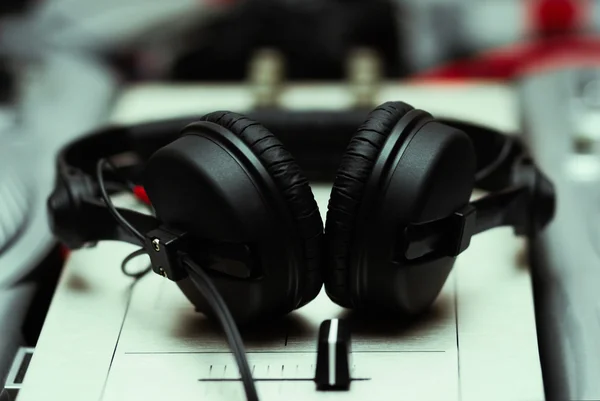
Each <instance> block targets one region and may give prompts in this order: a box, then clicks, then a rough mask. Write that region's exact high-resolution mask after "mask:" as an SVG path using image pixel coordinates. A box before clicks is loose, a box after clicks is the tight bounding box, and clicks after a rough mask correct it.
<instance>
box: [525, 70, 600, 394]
mask: <svg viewBox="0 0 600 401" xmlns="http://www.w3.org/2000/svg"><path fill="white" fill-rule="evenodd" d="M589 73H590V70H587V72H586V71H584V70H583V69H578V68H573V69H571V70H562V71H547V72H544V73H542V74H539V75H535V76H527V77H524V78H523V80H522V81H521V82H520V99H521V110H522V120H523V122H524V125H525V128H526V130H525V138H526V140H527V142H528V143H529V145H530V149H531V152H532V153H533V156H534V158H535V160H536V161H537V163H538V165H539V166H540V167H541V168H542V169H543V170H544V171H545V172H546V174H548V176H549V177H550V178H551V180H552V181H553V182H554V185H555V187H556V191H557V210H556V217H555V219H554V221H553V222H552V223H551V224H550V226H549V227H548V228H547V229H546V230H545V232H544V233H543V234H542V235H541V236H540V237H539V238H538V240H537V241H535V242H534V243H533V244H532V247H531V253H532V256H533V260H534V263H533V266H532V272H533V276H532V277H533V283H534V295H535V304H536V319H537V329H538V337H539V343H540V358H541V362H542V368H543V374H544V383H545V387H546V395H547V398H548V399H549V400H566V399H569V400H598V399H600V380H598V378H599V377H600V357H599V356H600V341H598V338H600V295H599V294H600V293H599V292H598V288H599V286H600V241H599V237H598V235H597V233H598V227H600V213H599V211H600V151H599V150H600V147H598V146H597V143H596V144H595V145H592V146H586V147H583V148H582V147H581V146H580V145H579V144H581V143H582V142H591V143H594V142H595V141H597V140H598V139H597V135H595V133H594V131H590V130H586V129H585V128H584V126H589V124H587V123H586V121H589V119H590V118H593V117H594V115H596V116H599V115H600V109H598V108H594V107H582V101H583V100H584V98H585V96H583V95H582V94H581V91H580V89H578V88H581V87H582V85H581V83H582V82H581V80H582V78H583V80H584V81H585V80H588V81H589V79H590V76H589ZM586 75H587V78H586V77H585V76H586ZM585 86H586V85H583V87H585ZM588 89H589V88H588ZM598 94H600V93H598ZM582 128H583V129H582ZM597 132H599V128H598V126H596V133H597Z"/></svg>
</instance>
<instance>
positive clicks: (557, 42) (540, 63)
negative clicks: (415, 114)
mask: <svg viewBox="0 0 600 401" xmlns="http://www.w3.org/2000/svg"><path fill="white" fill-rule="evenodd" d="M567 65H591V66H598V65H600V36H563V37H549V38H546V39H540V40H535V41H531V42H525V43H522V44H518V45H514V46H508V47H504V48H500V49H496V50H491V51H489V52H486V53H483V54H481V55H478V56H476V57H474V58H471V59H466V60H459V61H456V62H453V63H449V64H446V65H443V66H441V67H437V68H434V69H432V70H429V71H427V72H425V73H422V74H419V75H417V76H415V77H414V78H413V81H417V82H418V81H427V82H429V81H432V80H443V81H445V80H457V79H512V78H516V77H518V76H520V75H523V74H528V73H531V72H533V71H542V70H548V69H551V68H559V67H562V66H567Z"/></svg>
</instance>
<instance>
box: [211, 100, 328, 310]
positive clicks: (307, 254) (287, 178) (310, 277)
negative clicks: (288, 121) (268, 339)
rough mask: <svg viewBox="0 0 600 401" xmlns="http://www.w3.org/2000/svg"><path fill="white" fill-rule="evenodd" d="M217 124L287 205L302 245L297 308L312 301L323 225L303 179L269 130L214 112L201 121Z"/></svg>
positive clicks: (240, 117) (319, 278)
mask: <svg viewBox="0 0 600 401" xmlns="http://www.w3.org/2000/svg"><path fill="white" fill-rule="evenodd" d="M201 120H202V121H208V122H212V123H215V124H218V125H220V126H222V127H224V128H226V129H228V130H229V131H231V132H233V133H234V134H235V135H237V136H238V137H239V138H240V139H242V140H243V141H244V142H245V143H246V144H247V145H248V146H249V147H250V148H251V149H252V151H253V152H254V154H255V155H256V156H257V157H258V158H259V160H260V161H261V162H262V163H263V164H264V166H265V167H266V168H267V170H268V172H269V173H270V175H271V176H272V178H273V181H274V182H275V184H276V186H277V188H278V189H279V190H280V191H281V194H282V195H283V197H284V198H285V200H286V201H287V205H288V206H289V210H290V212H291V214H292V217H293V219H294V221H295V225H296V227H295V229H296V231H297V233H298V236H299V237H300V239H301V241H302V249H303V259H304V260H302V261H301V263H302V264H303V265H304V266H305V268H306V276H305V281H304V286H303V288H304V290H303V294H302V302H301V305H304V304H306V303H308V302H310V301H311V300H312V299H314V298H315V297H316V296H317V295H318V293H319V291H320V290H321V287H322V284H323V282H322V276H321V269H320V263H321V260H320V256H321V248H322V243H321V242H322V238H323V221H322V219H321V215H320V214H319V209H318V206H317V203H316V201H315V199H314V196H313V193H312V191H311V189H310V186H309V183H308V180H307V178H306V177H305V175H304V174H303V173H302V171H301V169H300V166H299V165H298V164H297V163H296V161H295V160H294V158H293V156H292V155H291V153H290V152H288V151H287V150H286V149H285V148H284V146H283V144H282V143H281V142H280V141H279V139H277V138H276V137H275V136H274V135H273V134H272V133H271V132H269V130H267V129H266V128H265V127H264V126H262V125H261V124H259V123H258V122H256V121H253V120H251V119H249V118H248V117H245V116H243V115H240V114H237V113H233V112H227V111H217V112H213V113H210V114H207V115H205V116H204V117H202V119H201Z"/></svg>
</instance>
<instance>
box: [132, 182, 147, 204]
mask: <svg viewBox="0 0 600 401" xmlns="http://www.w3.org/2000/svg"><path fill="white" fill-rule="evenodd" d="M133 194H134V195H135V197H136V198H138V199H139V200H141V201H142V202H144V203H145V204H147V205H150V198H148V194H147V193H146V190H145V189H144V187H142V186H141V185H136V186H135V187H133Z"/></svg>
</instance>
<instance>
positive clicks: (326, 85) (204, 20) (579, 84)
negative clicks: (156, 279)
mask: <svg viewBox="0 0 600 401" xmlns="http://www.w3.org/2000/svg"><path fill="white" fill-rule="evenodd" d="M599 32H600V0H486V1H475V0H345V1H343V0H337V1H333V0H245V1H244V0H169V1H164V0H103V1H97V0H3V1H2V2H0V143H1V144H2V145H1V146H0V383H1V382H2V379H3V377H4V376H5V375H6V372H7V371H8V369H9V366H10V363H11V361H12V358H13V356H14V354H15V352H16V350H17V348H18V347H19V346H35V342H36V340H37V337H38V336H39V333H40V330H41V327H42V323H43V318H44V316H45V313H46V311H47V308H48V305H49V302H50V299H51V295H52V292H53V289H54V286H55V284H56V280H57V279H58V277H59V273H60V268H61V266H62V261H63V257H64V251H63V250H62V249H61V248H60V247H59V246H57V244H56V243H55V241H54V240H53V239H52V237H51V235H50V232H49V229H48V227H47V222H46V216H45V201H46V198H47V196H48V194H49V193H50V191H51V190H52V188H53V184H54V160H55V157H56V153H57V152H58V150H59V149H60V148H61V146H63V145H64V144H65V143H67V142H68V141H70V140H71V139H73V138H76V137H78V136H80V135H83V134H85V133H87V132H89V131H90V130H92V129H93V128H95V127H99V126H102V125H104V124H106V123H107V122H109V121H115V120H116V121H121V122H129V120H131V121H133V120H139V119H153V118H158V117H156V116H158V115H159V114H160V116H165V115H169V114H177V113H179V112H180V109H181V108H180V105H181V104H182V103H186V102H188V105H187V107H186V108H185V111H186V112H188V111H190V110H197V113H198V114H202V113H204V112H208V111H210V110H212V109H218V108H230V109H234V110H239V111H243V110H244V109H249V108H257V107H270V106H274V105H279V106H281V105H282V104H285V105H290V104H292V105H293V106H294V105H297V106H298V107H304V108H310V107H325V108H327V107H329V108H342V107H365V108H370V107H371V106H375V103H377V99H379V98H380V93H381V91H385V90H388V89H389V88H391V87H395V86H398V87H403V86H405V85H409V86H421V85H423V86H429V87H433V88H437V87H438V86H443V87H448V86H454V85H470V83H477V84H478V85H480V86H481V87H486V85H488V87H489V88H490V89H489V90H492V91H497V90H498V88H510V90H511V91H513V92H512V93H515V95H516V96H517V98H518V106H517V108H518V114H519V121H520V124H519V126H512V125H511V124H510V123H509V124H504V125H503V122H502V121H499V122H498V125H500V126H503V128H507V129H510V130H513V129H514V130H517V129H519V130H524V132H525V135H527V141H528V143H529V144H530V145H531V147H532V151H533V153H534V154H535V155H536V158H537V159H538V162H539V163H540V164H541V165H542V167H543V168H544V169H545V170H546V172H547V173H548V174H549V175H551V176H552V177H553V179H554V180H555V181H556V182H558V184H557V186H558V187H559V188H567V189H566V191H567V192H569V193H570V194H572V195H573V194H577V195H576V196H575V195H573V197H576V198H579V201H582V202H583V200H584V199H585V202H584V203H582V204H576V203H573V206H572V209H578V210H585V211H586V215H587V216H595V217H598V206H597V205H598V203H597V201H598V200H600V196H599V194H598V190H597V189H598V188H600V186H599V185H598V184H599V183H600V180H598V176H599V174H600V167H599V164H598V163H599V162H598V154H599V153H600V146H599V145H598V143H599V142H598V139H599V138H600V130H599V129H598V128H599V125H598V123H600V120H599V118H600V69H599V68H598V66H599V65H600V36H599V35H598V33H599ZM436 85H437V86H436ZM190 87H195V88H198V87H202V88H204V89H203V90H204V92H202V93H203V95H202V97H201V98H198V97H197V95H195V94H187V92H185V90H186V88H190ZM289 87H294V88H298V92H294V93H301V96H300V95H299V96H298V97H297V98H293V97H290V96H287V97H285V96H283V95H284V94H285V93H286V90H287V89H286V88H289ZM161 88H162V90H163V92H160V93H162V95H161V96H163V101H162V102H161V106H160V107H162V108H163V109H166V111H165V112H164V113H158V114H157V113H155V112H154V109H153V108H152V107H149V105H151V104H152V102H154V100H153V99H156V93H157V92H156V91H157V90H159V89H161ZM165 88H178V91H177V92H176V93H177V94H176V95H173V98H172V99H171V100H169V101H164V96H170V95H169V94H170V93H175V92H169V90H166V92H164V90H165ZM436 90H437V89H436ZM287 93H291V92H289V91H288V92H287ZM428 93H430V95H429V96H436V93H438V92H436V91H435V90H432V91H431V92H428ZM441 93H442V95H441V96H444V95H443V93H446V92H441ZM482 93H483V92H482ZM282 96H283V97H282ZM123 99H125V100H123ZM398 100H403V99H398ZM124 101H128V102H129V103H127V104H128V108H127V112H124V111H123V107H122V105H123V102H124ZM475 101H477V100H476V99H475ZM294 102H297V104H294ZM117 106H118V107H117ZM453 107H455V108H457V109H460V108H462V109H464V108H467V107H468V106H467V105H461V104H454V105H453ZM132 108H133V109H136V108H137V109H136V113H137V114H136V113H134V114H135V115H136V116H135V118H130V117H129V116H130V115H131V113H130V111H131V109H132ZM461 113H462V115H464V116H465V117H468V116H469V114H470V113H469V110H468V109H464V110H463V111H462V112H461ZM492 117H493V116H492ZM566 154H568V155H569V159H568V162H567V163H556V161H557V160H559V159H560V158H564V157H565V156H564V155H566ZM573 155H575V156H573ZM571 156H573V157H571ZM561 160H562V159H561ZM565 166H566V167H565ZM574 183H575V184H574ZM575 187H576V188H575ZM574 188H575V189H574ZM577 188H578V189H577ZM576 189H577V191H580V192H577V191H576ZM566 202H567V203H568V202H570V200H569V201H566ZM573 202H576V201H575V200H573ZM563 204H564V203H563ZM586 208H589V209H586ZM559 220H560V219H559ZM567 220H569V221H571V220H572V219H567ZM584 220H585V221H584ZM591 221H592V222H591V223H590V219H589V218H586V219H583V220H581V219H580V220H577V224H583V225H585V227H583V226H573V227H569V228H568V229H566V231H565V229H564V228H563V230H562V231H563V232H568V233H584V232H585V234H581V236H584V237H585V238H591V239H590V241H591V243H593V244H594V245H593V246H592V248H593V249H594V250H588V249H587V248H585V249H579V250H578V252H579V253H580V254H581V253H589V255H590V258H594V257H595V258H597V257H598V255H599V254H600V251H598V247H599V246H600V240H599V239H600V231H599V230H598V229H597V228H596V227H598V226H600V224H598V219H597V218H596V219H591ZM565 224H566V223H565ZM569 224H571V223H569ZM573 224H575V223H573ZM589 224H591V226H590V227H588V226H587V225H589ZM578 235H579V234H578ZM579 242H581V241H579ZM592 255H593V256H592ZM590 260H592V259H590ZM590 260H587V259H586V260H585V261H584V263H583V265H585V266H588V265H590V264H594V263H596V262H598V260H597V259H595V262H593V261H592V262H590ZM598 284H600V282H598Z"/></svg>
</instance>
